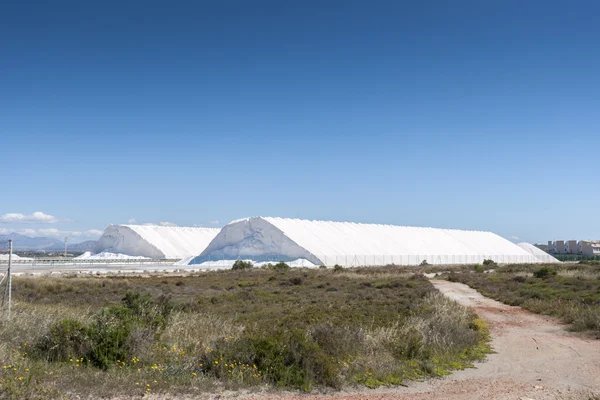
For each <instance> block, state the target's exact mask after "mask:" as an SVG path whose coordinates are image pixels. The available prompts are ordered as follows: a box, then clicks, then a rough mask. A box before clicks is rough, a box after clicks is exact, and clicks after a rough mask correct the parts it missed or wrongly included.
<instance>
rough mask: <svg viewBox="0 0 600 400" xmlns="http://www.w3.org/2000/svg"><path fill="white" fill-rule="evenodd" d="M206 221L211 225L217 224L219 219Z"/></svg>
mask: <svg viewBox="0 0 600 400" xmlns="http://www.w3.org/2000/svg"><path fill="white" fill-rule="evenodd" d="M208 223H209V224H211V225H219V220H214V221H208Z"/></svg>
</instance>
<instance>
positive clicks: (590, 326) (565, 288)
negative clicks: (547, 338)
mask: <svg viewBox="0 0 600 400" xmlns="http://www.w3.org/2000/svg"><path fill="white" fill-rule="evenodd" d="M485 270H486V268H483V267H478V266H475V268H472V269H469V268H462V269H457V270H455V271H452V272H451V273H450V274H446V275H445V276H444V277H445V278H446V279H449V280H451V281H454V282H462V283H466V284H467V285H469V286H471V287H473V288H475V289H477V290H478V291H480V292H481V293H482V294H483V295H485V296H488V297H491V298H494V299H496V300H498V301H501V302H503V303H506V304H509V305H515V306H521V307H523V308H525V309H527V310H529V311H532V312H535V313H539V314H546V315H553V316H556V317H559V318H560V319H561V320H562V321H564V322H565V323H567V324H569V328H570V329H571V330H573V331H577V332H585V333H586V334H589V335H591V336H593V337H595V338H596V339H600V264H598V263H597V262H595V261H582V262H580V263H578V264H562V265H560V264H558V265H555V264H553V265H542V266H540V265H508V266H501V267H494V269H493V273H483V272H485Z"/></svg>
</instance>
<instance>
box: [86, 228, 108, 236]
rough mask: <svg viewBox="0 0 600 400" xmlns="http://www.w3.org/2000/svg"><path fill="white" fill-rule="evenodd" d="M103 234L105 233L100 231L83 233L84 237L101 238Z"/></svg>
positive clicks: (93, 230) (89, 230)
mask: <svg viewBox="0 0 600 400" xmlns="http://www.w3.org/2000/svg"><path fill="white" fill-rule="evenodd" d="M103 233H104V231H101V230H100V229H88V230H87V231H85V232H84V233H83V236H89V237H100V236H102V234H103Z"/></svg>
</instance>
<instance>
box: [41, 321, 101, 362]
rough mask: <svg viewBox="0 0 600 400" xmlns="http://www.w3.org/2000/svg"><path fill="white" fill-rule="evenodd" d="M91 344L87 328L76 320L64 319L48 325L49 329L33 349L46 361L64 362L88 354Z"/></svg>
mask: <svg viewBox="0 0 600 400" xmlns="http://www.w3.org/2000/svg"><path fill="white" fill-rule="evenodd" d="M91 346H92V342H91V340H90V337H89V335H88V329H87V328H86V327H85V326H84V325H83V324H82V323H80V322H78V321H75V320H72V319H64V320H62V321H59V322H57V323H55V324H54V325H52V326H51V327H50V331H49V332H48V333H47V334H46V335H44V336H42V338H41V339H40V340H39V341H38V343H36V344H35V350H34V351H36V352H37V353H39V354H36V355H38V356H40V357H45V358H46V359H47V360H48V361H52V362H66V361H69V359H71V358H73V357H77V358H79V356H81V355H87V354H89V353H90V350H91Z"/></svg>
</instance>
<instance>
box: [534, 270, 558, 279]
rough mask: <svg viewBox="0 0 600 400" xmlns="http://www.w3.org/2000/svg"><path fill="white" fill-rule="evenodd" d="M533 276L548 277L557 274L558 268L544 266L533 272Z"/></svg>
mask: <svg viewBox="0 0 600 400" xmlns="http://www.w3.org/2000/svg"><path fill="white" fill-rule="evenodd" d="M533 276H535V277H536V278H541V279H546V278H549V277H551V276H556V270H555V269H554V268H550V267H542V268H540V269H538V270H536V271H534V272H533Z"/></svg>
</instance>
